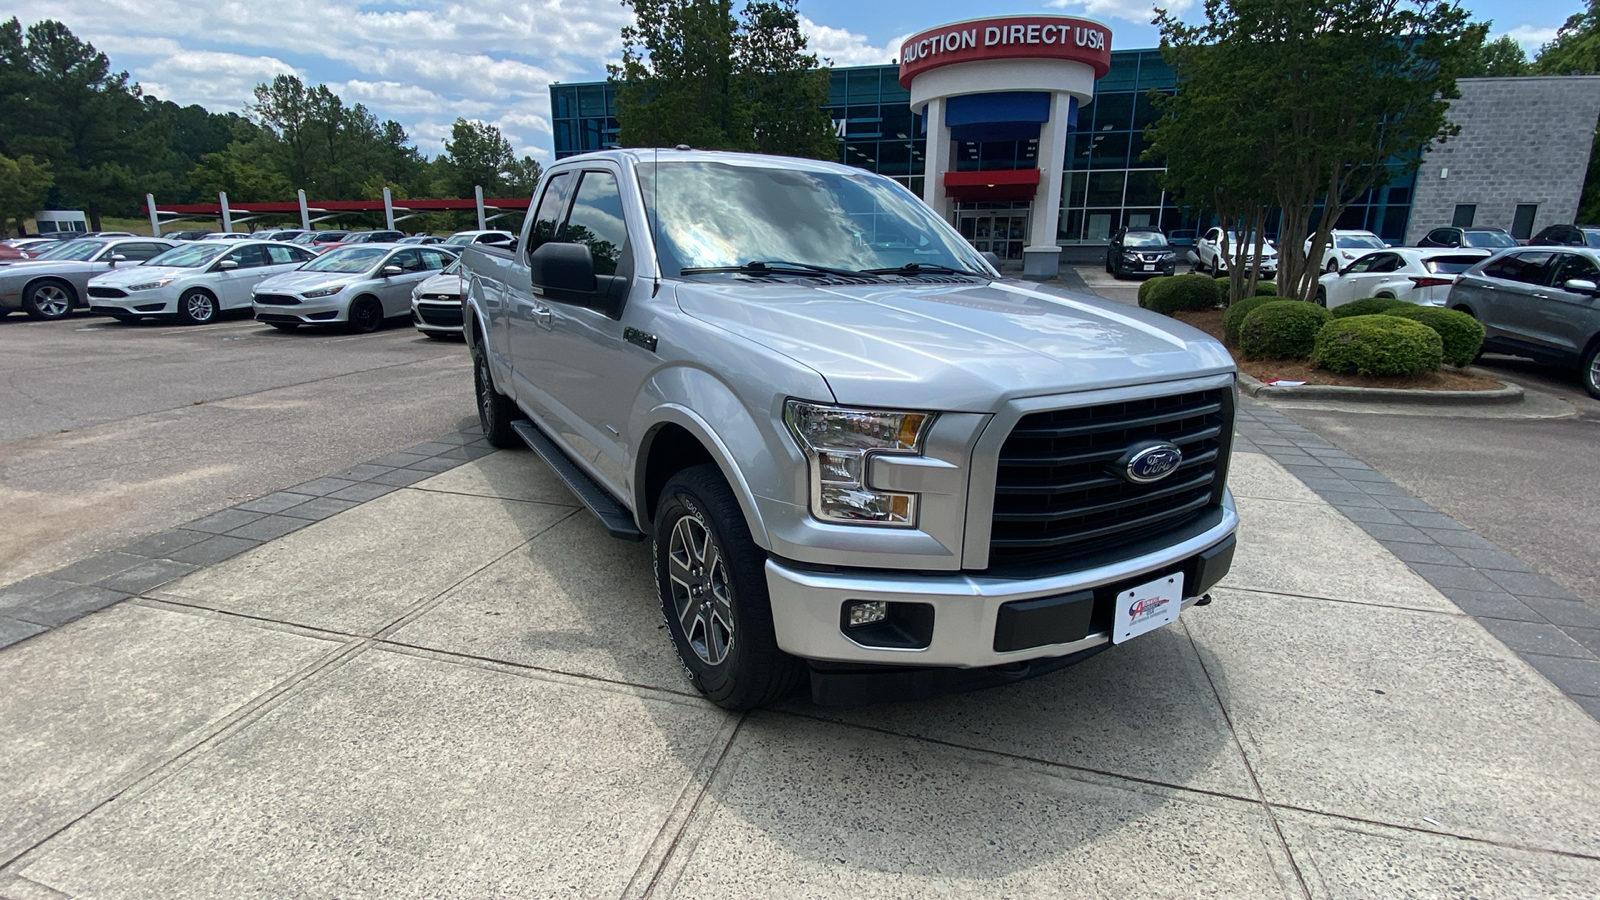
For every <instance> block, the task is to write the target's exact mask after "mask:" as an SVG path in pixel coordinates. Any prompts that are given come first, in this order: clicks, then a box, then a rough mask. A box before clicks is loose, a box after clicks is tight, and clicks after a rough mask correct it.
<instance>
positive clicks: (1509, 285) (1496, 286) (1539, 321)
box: [1445, 247, 1600, 397]
mask: <svg viewBox="0 0 1600 900" xmlns="http://www.w3.org/2000/svg"><path fill="white" fill-rule="evenodd" d="M1597 283H1600V250H1597V249H1592V248H1588V247H1561V248H1551V247H1540V248H1533V247H1529V248H1527V249H1525V250H1509V251H1507V252H1505V253H1502V254H1500V255H1499V256H1496V257H1493V258H1492V259H1488V260H1485V261H1484V262H1481V263H1479V264H1478V265H1476V266H1473V267H1472V268H1470V269H1468V270H1467V271H1465V272H1463V273H1461V275H1460V276H1458V277H1457V278H1456V283H1455V286H1454V287H1452V288H1451V289H1450V297H1449V299H1448V300H1446V301H1445V302H1446V304H1447V305H1449V307H1450V308H1451V309H1456V310H1460V311H1461V312H1464V313H1467V314H1468V315H1470V316H1473V317H1474V318H1476V319H1477V320H1478V321H1479V322H1482V323H1483V330H1484V341H1483V348H1484V349H1485V350H1497V351H1502V352H1505V353H1512V354H1515V355H1517V356H1528V357H1532V358H1534V359H1537V360H1541V361H1544V362H1551V363H1555V364H1557V365H1572V364H1574V363H1576V364H1577V365H1578V367H1579V374H1580V377H1581V378H1582V380H1583V387H1584V390H1586V391H1588V392H1589V395H1590V396H1592V397H1600V299H1597V297H1600V291H1597V289H1596V284H1597Z"/></svg>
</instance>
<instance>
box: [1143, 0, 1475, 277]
mask: <svg viewBox="0 0 1600 900" xmlns="http://www.w3.org/2000/svg"><path fill="white" fill-rule="evenodd" d="M1156 24H1158V25H1159V26H1160V28H1161V34H1162V38H1161V42H1162V46H1163V48H1164V49H1165V50H1166V52H1167V53H1168V54H1169V58H1170V59H1171V60H1172V63H1173V65H1174V67H1175V69H1176V72H1177V77H1178V81H1179V94H1180V96H1181V95H1182V94H1184V93H1192V92H1198V93H1200V94H1214V95H1220V96H1221V97H1223V98H1231V99H1232V100H1233V101H1234V102H1236V103H1237V104H1238V105H1240V106H1247V107H1256V108H1258V111H1259V113H1260V114H1259V115H1258V114H1257V112H1256V111H1251V112H1246V113H1241V114H1240V120H1241V124H1240V127H1241V129H1242V130H1241V132H1240V133H1241V134H1243V135H1247V136H1248V140H1247V141H1246V146H1247V148H1248V152H1249V156H1250V159H1251V162H1252V164H1253V166H1254V168H1255V169H1256V171H1257V172H1258V173H1259V174H1258V176H1257V177H1259V178H1261V179H1263V180H1264V181H1265V182H1266V183H1267V184H1268V185H1270V186H1271V190H1272V193H1273V197H1274V199H1275V200H1276V203H1277V206H1278V207H1279V208H1280V209H1281V210H1282V221H1281V224H1280V227H1279V234H1280V238H1281V239H1280V242H1279V247H1278V251H1279V259H1278V291H1279V293H1280V294H1282V295H1285V296H1294V297H1299V298H1300V299H1310V298H1311V296H1312V293H1313V292H1314V291H1315V289H1316V278H1317V275H1318V265H1317V264H1316V262H1308V259H1309V260H1312V261H1320V260H1321V259H1322V257H1323V252H1324V250H1325V249H1326V247H1327V244H1328V234H1329V232H1330V231H1331V230H1332V228H1333V226H1334V223H1336V222H1338V220H1339V217H1340V216H1341V215H1342V214H1343V213H1344V211H1345V210H1346V209H1347V208H1348V207H1349V206H1350V204H1352V203H1354V202H1355V201H1356V200H1358V199H1360V198H1361V197H1362V196H1363V195H1365V194H1366V193H1367V192H1368V191H1372V190H1376V189H1377V188H1380V187H1382V186H1384V185H1385V184H1387V183H1388V182H1389V181H1390V180H1392V179H1393V178H1395V177H1396V176H1398V175H1402V174H1404V173H1406V172H1408V171H1411V170H1414V169H1415V168H1416V167H1417V166H1418V165H1419V164H1420V162H1421V158H1422V154H1423V152H1425V151H1426V150H1427V149H1428V148H1429V147H1431V146H1432V145H1433V144H1435V143H1437V142H1440V141H1443V140H1446V139H1448V138H1449V137H1451V136H1453V135H1454V134H1455V133H1456V132H1457V131H1458V130H1459V129H1458V128H1457V127H1456V126H1454V125H1452V124H1451V123H1450V122H1449V120H1448V119H1447V118H1446V115H1445V113H1446V110H1447V109H1448V107H1449V101H1450V100H1451V99H1454V98H1455V97H1457V96H1459V95H1458V94H1457V92H1456V78H1457V77H1458V76H1459V75H1460V74H1461V73H1462V72H1463V71H1465V70H1467V68H1468V66H1469V65H1470V64H1471V63H1472V62H1473V60H1474V59H1476V58H1477V56H1478V54H1479V52H1480V49H1481V48H1482V46H1483V39H1484V36H1485V33H1486V32H1487V29H1488V26H1486V25H1483V24H1474V23H1472V22H1471V21H1470V19H1469V16H1468V13H1467V12H1466V11H1465V10H1463V9H1462V8H1461V7H1459V6H1457V5H1456V4H1455V3H1453V2H1448V0H1207V2H1206V5H1205V22H1204V23H1202V24H1200V25H1195V26H1190V25H1186V24H1184V23H1183V22H1182V21H1180V20H1178V19H1177V18H1176V17H1174V16H1172V15H1169V14H1167V13H1166V12H1161V13H1160V14H1159V15H1158V17H1157V19H1156ZM1213 53H1214V54H1216V57H1215V59H1213V61H1212V62H1210V63H1208V64H1204V65H1202V64H1199V63H1197V62H1196V60H1197V59H1200V58H1205V57H1207V56H1209V55H1210V54H1213ZM1218 59H1220V60H1226V64H1218V63H1217V62H1216V61H1215V60H1218ZM1241 85H1244V86H1247V90H1246V91H1245V92H1241V90H1240V86H1241ZM1213 108H1216V107H1213ZM1175 122H1176V115H1174V116H1172V117H1169V118H1167V119H1165V120H1162V121H1158V122H1157V123H1156V124H1155V125H1154V126H1153V127H1152V137H1153V139H1155V140H1157V141H1159V140H1160V133H1161V130H1162V129H1163V128H1169V127H1173V123H1175ZM1163 146H1164V148H1165V152H1166V154H1167V158H1168V164H1169V166H1170V165H1171V164H1172V161H1173V159H1174V158H1176V157H1180V156H1182V155H1183V154H1185V153H1191V152H1194V153H1198V152H1205V151H1201V150H1198V149H1194V148H1186V147H1184V146H1181V145H1179V144H1178V143H1176V142H1173V141H1167V142H1165V144H1164V145H1163ZM1306 235H1311V247H1310V252H1309V253H1307V251H1306V248H1305V247H1304V246H1303V243H1302V241H1303V238H1304V236H1306Z"/></svg>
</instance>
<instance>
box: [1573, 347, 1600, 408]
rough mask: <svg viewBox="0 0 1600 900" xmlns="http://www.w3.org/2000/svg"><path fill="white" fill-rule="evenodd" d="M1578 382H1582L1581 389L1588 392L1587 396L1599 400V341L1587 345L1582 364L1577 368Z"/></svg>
mask: <svg viewBox="0 0 1600 900" xmlns="http://www.w3.org/2000/svg"><path fill="white" fill-rule="evenodd" d="M1578 380H1579V381H1582V382H1583V389H1584V390H1586V391H1588V392H1589V396H1591V397H1593V398H1595V399H1596V400H1600V340H1595V341H1591V342H1590V343H1589V349H1588V350H1587V351H1586V352H1585V353H1584V354H1583V362H1582V363H1581V364H1580V365H1579V367H1578Z"/></svg>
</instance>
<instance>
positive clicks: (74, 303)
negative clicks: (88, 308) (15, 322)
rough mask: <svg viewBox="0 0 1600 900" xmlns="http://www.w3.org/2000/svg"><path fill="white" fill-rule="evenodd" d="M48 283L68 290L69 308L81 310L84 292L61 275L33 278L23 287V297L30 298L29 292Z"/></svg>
mask: <svg viewBox="0 0 1600 900" xmlns="http://www.w3.org/2000/svg"><path fill="white" fill-rule="evenodd" d="M47 282H54V283H55V284H59V285H61V286H62V287H64V288H66V289H67V294H68V299H69V301H70V305H69V306H68V308H69V309H78V308H79V306H78V305H79V304H80V303H82V302H83V292H82V291H80V290H78V286H77V285H75V284H73V283H72V280H71V279H68V278H63V277H61V276H60V275H36V276H34V277H33V278H30V279H28V281H27V283H26V284H24V285H23V286H22V296H23V297H26V296H28V292H29V291H31V290H33V289H34V288H35V287H37V286H38V285H40V284H44V283H47Z"/></svg>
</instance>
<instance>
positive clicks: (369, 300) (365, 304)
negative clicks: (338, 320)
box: [350, 297, 383, 334]
mask: <svg viewBox="0 0 1600 900" xmlns="http://www.w3.org/2000/svg"><path fill="white" fill-rule="evenodd" d="M382 327H383V304H382V303H379V302H378V298H377V297H357V298H356V299H355V301H354V302H352V303H351V304H350V329H351V330H352V331H358V332H360V333H362V334H371V333H372V332H374V331H377V330H378V329H379V328H382Z"/></svg>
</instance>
